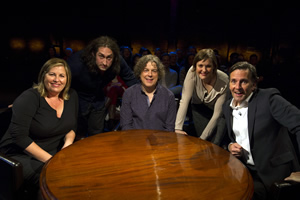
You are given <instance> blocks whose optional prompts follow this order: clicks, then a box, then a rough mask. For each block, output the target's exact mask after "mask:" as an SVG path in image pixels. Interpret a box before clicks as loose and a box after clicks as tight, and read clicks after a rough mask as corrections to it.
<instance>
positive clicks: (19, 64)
mask: <svg viewBox="0 0 300 200" xmlns="http://www.w3.org/2000/svg"><path fill="white" fill-rule="evenodd" d="M296 3H297V2H296V1H295V3H291V2H289V1H281V2H275V1H271V0H262V1H256V0H254V1H220V0H216V1H212V0H194V1H191V0H160V1H158V0H153V1H142V0H140V1H136V0H133V1H129V0H124V1H121V0H115V1H114V0H111V1H79V2H72V1H55V0H54V1H50V0H36V1H31V3H28V2H23V1H20V2H18V1H14V2H10V5H9V6H3V7H2V10H3V11H5V13H8V14H5V15H4V14H2V19H1V20H2V23H1V24H2V28H1V30H2V31H1V32H2V34H1V35H2V42H1V43H2V45H1V48H2V56H1V68H0V74H1V78H0V85H1V86H0V104H2V105H3V104H8V103H11V102H12V101H13V99H14V98H15V97H16V96H17V95H19V93H20V92H22V91H23V90H25V89H27V88H28V87H31V85H32V83H33V82H35V81H36V78H37V74H38V72H39V69H40V67H41V66H42V64H43V63H44V62H45V61H46V54H47V48H48V46H50V45H56V46H57V48H59V49H63V48H65V47H68V46H72V45H73V46H74V49H73V50H74V51H76V50H79V49H80V48H82V47H84V45H86V44H87V43H88V41H90V40H91V39H94V38H96V37H98V36H100V35H109V36H112V37H114V38H115V39H116V40H117V41H118V44H119V45H128V46H131V47H132V48H133V52H137V51H138V50H139V48H140V47H141V46H145V47H147V48H149V49H150V50H151V51H152V53H153V50H154V48H156V47H161V48H162V49H163V50H164V51H166V52H170V51H174V50H175V49H176V48H181V49H183V50H186V48H187V47H188V46H189V45H195V46H196V47H197V48H198V49H201V48H213V49H217V50H218V51H219V52H220V55H221V56H222V58H223V60H222V61H223V63H226V61H227V60H228V57H229V55H230V53H232V52H238V53H242V54H243V55H244V57H245V59H246V60H248V58H249V55H250V54H252V53H256V54H258V55H259V59H260V61H261V63H262V66H263V69H264V70H263V71H264V73H265V74H264V75H265V82H264V84H262V85H261V86H262V87H276V88H278V89H279V90H280V91H281V92H282V94H283V96H284V97H285V98H287V99H288V100H289V101H291V102H292V103H293V104H295V105H297V106H298V107H300V106H299V103H298V102H300V97H299V96H300V95H299V89H298V87H299V86H300V81H299V76H298V74H299V68H300V67H299V60H300V56H299V55H300V47H299V45H300V39H299V36H300V22H299V19H300V17H299V16H300V15H299V14H298V13H299V6H298V5H296ZM15 39H21V40H22V41H23V43H24V44H25V46H24V47H22V48H19V49H18V48H14V47H13V46H12V41H13V40H15ZM35 39H38V40H39V41H42V44H43V48H42V49H41V50H39V51H33V50H32V49H30V44H31V43H32V41H33V40H35ZM77 43H78V45H77V46H76V44H77Z"/></svg>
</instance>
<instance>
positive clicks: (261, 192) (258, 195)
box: [246, 165, 268, 200]
mask: <svg viewBox="0 0 300 200" xmlns="http://www.w3.org/2000/svg"><path fill="white" fill-rule="evenodd" d="M246 166H247V168H248V170H249V172H250V174H251V176H252V179H253V185H254V193H253V197H252V200H267V199H268V192H267V189H266V187H265V185H264V184H263V182H262V180H261V179H260V177H259V175H258V173H257V171H256V169H255V166H253V165H246Z"/></svg>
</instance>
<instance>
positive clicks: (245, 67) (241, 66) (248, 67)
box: [229, 61, 258, 83]
mask: <svg viewBox="0 0 300 200" xmlns="http://www.w3.org/2000/svg"><path fill="white" fill-rule="evenodd" d="M237 69H240V70H249V72H250V76H251V77H250V78H251V80H252V81H253V82H254V83H257V81H258V77H257V72H256V68H255V66H254V65H252V64H250V63H248V62H247V61H240V62H237V63H235V64H234V65H232V66H231V67H230V69H229V75H230V74H231V73H232V72H233V71H235V70H237Z"/></svg>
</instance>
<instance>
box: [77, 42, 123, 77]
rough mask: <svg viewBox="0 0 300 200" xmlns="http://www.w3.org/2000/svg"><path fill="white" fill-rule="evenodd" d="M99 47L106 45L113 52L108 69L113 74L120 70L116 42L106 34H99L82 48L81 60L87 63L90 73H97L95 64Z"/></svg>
mask: <svg viewBox="0 0 300 200" xmlns="http://www.w3.org/2000/svg"><path fill="white" fill-rule="evenodd" d="M100 47H107V48H109V49H110V50H111V51H112V52H113V62H112V65H111V67H110V68H109V69H108V71H110V72H113V73H115V74H119V72H120V49H119V46H118V44H117V42H116V41H115V40H114V39H113V38H111V37H108V36H100V37H98V38H96V39H94V40H92V41H91V42H90V43H89V44H88V45H87V47H86V48H85V49H84V50H83V53H82V56H81V58H82V60H83V62H84V63H85V64H86V65H87V67H88V69H89V71H90V72H92V73H98V72H99V68H98V66H97V65H96V53H97V52H98V49H99V48H100Z"/></svg>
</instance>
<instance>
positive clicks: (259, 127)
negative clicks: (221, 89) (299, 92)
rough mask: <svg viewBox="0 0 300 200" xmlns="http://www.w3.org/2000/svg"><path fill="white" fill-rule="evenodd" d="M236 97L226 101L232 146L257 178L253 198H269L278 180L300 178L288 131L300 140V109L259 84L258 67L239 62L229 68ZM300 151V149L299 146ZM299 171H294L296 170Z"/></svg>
mask: <svg viewBox="0 0 300 200" xmlns="http://www.w3.org/2000/svg"><path fill="white" fill-rule="evenodd" d="M229 76H230V80H229V88H230V91H231V94H232V97H233V98H232V99H230V100H228V101H226V102H225V103H224V105H223V113H224V115H225V120H226V125H227V132H228V137H229V139H230V142H231V143H230V144H229V145H228V149H229V151H230V152H231V154H232V155H234V156H235V157H237V158H239V159H240V160H241V161H242V162H243V163H244V164H245V166H246V167H247V168H248V170H249V172H250V173H251V175H252V178H253V182H254V195H253V199H268V197H269V193H268V192H269V190H270V187H271V185H272V184H273V183H274V182H277V181H282V180H284V179H285V178H286V177H289V176H290V177H289V178H287V179H286V180H295V181H299V171H300V168H299V162H298V159H297V154H296V152H295V148H294V146H293V144H292V142H291V140H290V135H289V134H288V132H287V131H285V132H284V131H280V130H281V128H282V127H285V128H287V129H288V131H289V132H290V133H291V134H295V136H296V138H297V139H296V140H297V141H296V142H297V144H298V147H300V146H299V144H300V111H299V110H298V109H297V108H296V107H295V106H293V105H292V104H290V103H289V102H288V101H287V100H285V99H284V98H283V97H282V96H281V95H280V93H279V91H278V90H277V89H275V88H268V89H260V88H257V81H258V77H257V73H256V68H255V67H254V66H253V65H251V64H250V63H248V62H237V63H236V64H234V65H233V66H232V67H231V68H230V70H229ZM296 151H299V152H300V149H296ZM296 171H298V173H292V172H296Z"/></svg>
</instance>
